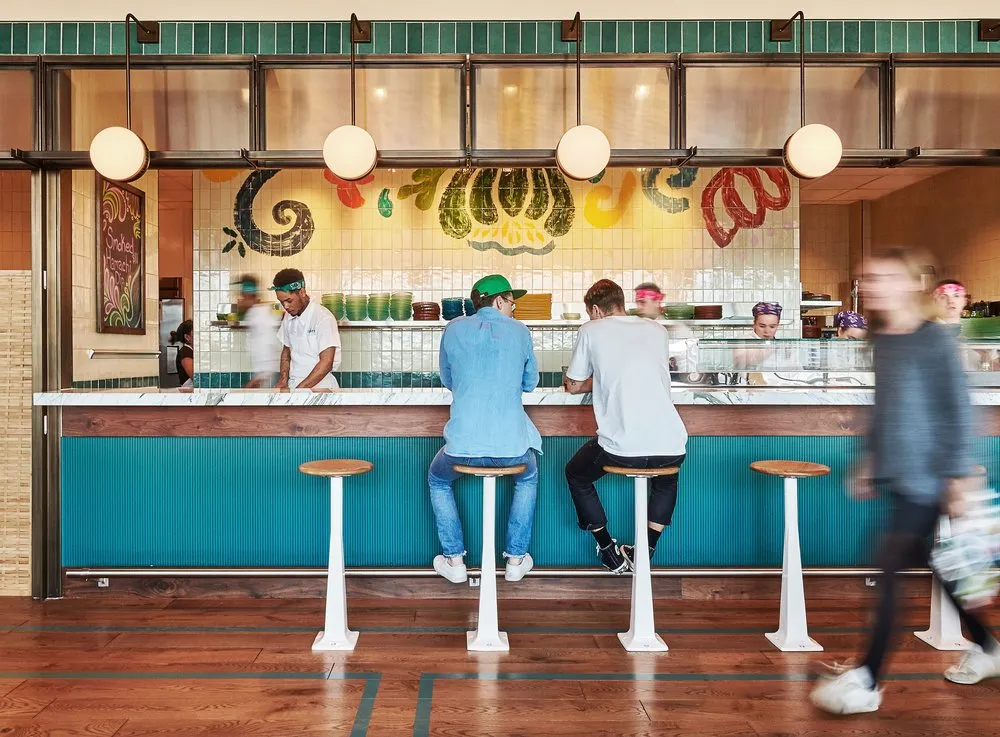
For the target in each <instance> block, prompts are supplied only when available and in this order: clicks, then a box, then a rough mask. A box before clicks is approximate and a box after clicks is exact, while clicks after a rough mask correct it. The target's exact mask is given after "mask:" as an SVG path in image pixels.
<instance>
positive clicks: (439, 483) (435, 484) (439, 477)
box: [427, 448, 538, 558]
mask: <svg viewBox="0 0 1000 737" xmlns="http://www.w3.org/2000/svg"><path fill="white" fill-rule="evenodd" d="M455 464H459V465H463V466H478V467H483V468H489V467H494V468H496V467H500V466H527V469H526V470H525V471H524V473H522V474H519V475H517V476H515V477H514V499H513V501H512V502H511V505H510V517H509V519H508V521H507V541H506V546H505V550H506V552H505V555H507V556H510V557H512V558H519V557H521V556H522V555H524V554H525V553H527V552H528V545H529V543H531V525H532V524H533V523H534V521H535V498H536V497H537V496H538V462H537V460H536V459H535V452H534V451H533V450H530V449H529V450H528V452H527V453H525V454H524V455H523V456H521V457H520V458H457V457H455V456H450V455H448V454H447V453H445V452H444V448H442V449H441V450H439V451H438V453H437V455H436V456H434V460H433V461H431V467H430V470H429V471H428V472H427V484H428V485H429V486H430V489H431V506H432V507H433V508H434V521H435V523H436V524H437V533H438V539H440V541H441V552H442V553H444V554H445V555H446V556H447V557H449V558H453V557H455V556H456V555H465V552H466V550H465V540H464V537H463V534H462V521H461V520H460V519H459V518H458V506H457V505H456V504H455V494H454V492H453V491H452V488H451V485H452V483H453V482H454V481H455V479H457V478H458V477H459V476H461V474H459V473H455V470H454V469H453V468H452V466H454V465H455Z"/></svg>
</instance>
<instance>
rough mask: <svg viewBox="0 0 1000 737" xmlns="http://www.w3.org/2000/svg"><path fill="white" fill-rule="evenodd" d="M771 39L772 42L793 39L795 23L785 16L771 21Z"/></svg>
mask: <svg viewBox="0 0 1000 737" xmlns="http://www.w3.org/2000/svg"><path fill="white" fill-rule="evenodd" d="M771 40H772V41H774V42H776V43H777V42H781V41H789V42H791V41H794V40H795V24H794V23H792V21H790V20H788V19H787V18H784V19H781V20H772V21H771Z"/></svg>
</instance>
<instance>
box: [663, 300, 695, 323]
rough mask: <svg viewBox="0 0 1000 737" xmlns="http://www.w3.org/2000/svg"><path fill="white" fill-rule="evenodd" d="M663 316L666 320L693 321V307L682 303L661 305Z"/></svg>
mask: <svg viewBox="0 0 1000 737" xmlns="http://www.w3.org/2000/svg"><path fill="white" fill-rule="evenodd" d="M663 316H664V317H665V318H667V319H668V320H693V319H694V306H693V305H689V304H684V303H682V302H672V303H668V304H665V305H663Z"/></svg>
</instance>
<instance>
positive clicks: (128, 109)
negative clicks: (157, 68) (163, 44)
mask: <svg viewBox="0 0 1000 737" xmlns="http://www.w3.org/2000/svg"><path fill="white" fill-rule="evenodd" d="M129 22H132V23H135V24H136V26H138V27H139V28H141V29H142V30H143V32H144V33H150V30H151V29H149V28H147V27H146V26H145V25H144V24H143V22H142V21H141V20H139V19H138V18H136V17H135V16H134V15H132V14H131V13H129V14H128V15H126V16H125V127H126V128H128V129H129V130H132V34H131V33H130V32H129Z"/></svg>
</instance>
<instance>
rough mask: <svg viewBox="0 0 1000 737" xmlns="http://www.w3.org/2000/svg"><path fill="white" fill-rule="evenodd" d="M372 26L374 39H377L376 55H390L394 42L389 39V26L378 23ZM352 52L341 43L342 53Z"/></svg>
mask: <svg viewBox="0 0 1000 737" xmlns="http://www.w3.org/2000/svg"><path fill="white" fill-rule="evenodd" d="M372 26H373V27H372V37H373V38H374V39H375V53H376V54H388V53H389V49H390V48H392V42H391V40H390V38H389V24H388V23H383V22H381V21H376V22H375V23H373V24H372ZM350 51H351V49H350V48H349V47H348V48H346V49H345V48H344V44H343V43H341V45H340V53H342V54H347V53H350Z"/></svg>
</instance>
